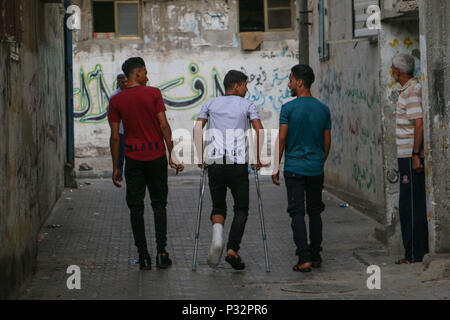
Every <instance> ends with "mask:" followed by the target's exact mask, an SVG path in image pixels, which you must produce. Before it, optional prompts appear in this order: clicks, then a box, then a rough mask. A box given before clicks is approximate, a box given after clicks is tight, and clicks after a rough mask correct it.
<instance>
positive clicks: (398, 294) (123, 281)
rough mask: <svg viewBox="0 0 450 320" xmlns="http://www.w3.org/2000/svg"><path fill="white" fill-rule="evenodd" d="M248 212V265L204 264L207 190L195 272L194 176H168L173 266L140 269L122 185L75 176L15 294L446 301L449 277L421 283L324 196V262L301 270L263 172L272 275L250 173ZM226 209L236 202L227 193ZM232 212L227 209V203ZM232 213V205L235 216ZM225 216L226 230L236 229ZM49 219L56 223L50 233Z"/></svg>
mask: <svg viewBox="0 0 450 320" xmlns="http://www.w3.org/2000/svg"><path fill="white" fill-rule="evenodd" d="M250 178H251V179H250V181H251V182H252V184H251V194H250V202H251V209H250V215H249V219H248V223H247V227H246V232H245V235H244V238H243V241H242V246H241V251H240V254H241V256H242V257H243V259H244V261H245V263H246V265H247V268H246V269H245V270H244V271H235V270H233V269H231V267H230V266H229V265H228V264H227V263H226V262H224V261H223V258H222V262H221V264H220V265H219V267H217V268H216V269H211V268H209V267H208V265H207V264H206V259H207V253H208V249H209V242H210V238H211V232H210V231H211V228H210V222H209V214H210V210H211V202H210V195H209V191H208V190H207V192H206V194H205V202H204V207H203V208H204V210H203V215H202V223H201V233H200V245H199V253H198V267H197V271H196V272H192V271H191V267H192V254H193V244H194V237H193V234H194V229H195V220H196V215H197V212H196V210H197V201H198V189H199V177H198V176H182V177H170V178H169V201H168V202H169V203H168V207H167V208H168V248H167V249H168V252H169V253H170V255H171V258H172V260H173V266H172V267H171V268H170V269H167V270H156V268H154V269H153V270H152V271H140V270H139V267H138V265H137V264H136V263H135V260H136V259H137V253H136V249H135V247H134V242H133V237H132V233H131V227H130V222H129V214H128V210H127V207H126V203H125V189H124V188H122V189H117V188H115V187H114V186H113V185H112V182H111V181H110V180H109V179H84V180H79V181H78V184H79V185H80V187H79V188H78V189H75V190H70V189H66V190H65V191H64V194H63V196H62V197H61V199H60V200H59V201H58V203H57V204H56V206H55V208H54V210H53V212H52V214H51V216H50V217H49V219H48V221H47V222H46V224H45V225H44V227H43V228H42V230H41V234H40V236H41V238H40V240H39V241H40V242H39V255H38V261H37V273H36V274H35V275H34V277H33V278H32V280H31V281H29V282H28V283H27V284H26V285H25V286H24V287H23V290H22V293H21V294H20V296H19V297H18V298H19V299H164V300H169V299H170V300H172V299H192V300H193V299H220V300H222V299H224V300H228V299H250V300H261V299H448V297H449V290H448V288H449V284H450V281H448V280H447V281H444V280H443V281H432V282H423V281H422V280H421V279H420V277H419V275H420V273H421V271H422V266H421V264H415V265H408V266H395V265H393V261H394V260H395V258H397V257H389V256H387V254H386V250H385V248H384V247H383V246H382V245H381V244H380V243H378V242H376V241H375V240H373V239H372V237H371V234H372V233H373V230H374V228H375V226H376V223H375V222H373V221H372V220H370V219H369V218H367V217H365V216H364V215H362V214H360V213H358V212H356V211H354V210H353V209H352V208H351V207H350V208H339V206H338V204H339V202H338V199H335V198H334V197H333V196H332V195H330V194H328V193H327V192H324V202H325V204H326V210H325V212H324V213H323V220H324V243H323V247H324V252H323V258H324V263H323V267H322V268H321V269H315V270H314V271H313V272H312V273H308V274H302V273H296V272H293V271H292V270H291V268H292V266H293V265H294V264H295V263H296V256H294V251H295V247H294V243H293V240H292V232H291V229H290V219H289V217H288V215H287V213H286V190H285V187H284V185H283V184H282V186H281V187H276V186H274V185H273V184H272V183H271V181H270V180H269V178H267V177H264V178H261V184H262V185H261V188H262V194H263V202H264V210H265V211H264V216H265V222H266V229H267V235H268V240H267V241H268V250H269V259H270V264H271V272H270V273H266V272H265V268H264V253H263V246H262V240H261V231H260V221H259V213H258V206H257V196H256V191H255V187H254V184H253V175H251V176H250ZM228 208H232V199H231V195H230V193H228ZM229 210H230V209H229ZM231 215H232V213H231V212H230V211H229V216H231ZM145 221H146V228H147V240H148V245H149V250H150V253H151V255H152V258H153V261H154V256H155V254H156V248H155V242H154V224H153V213H152V211H151V207H150V203H149V199H148V195H147V197H146V213H145ZM230 221H231V219H228V220H227V222H226V225H225V235H227V232H228V230H229V227H230V225H231V222H230ZM50 224H60V225H61V227H60V228H54V229H49V228H47V227H46V226H47V225H50ZM370 264H377V265H379V266H380V267H381V270H382V277H381V279H382V284H381V285H382V288H381V290H368V289H367V287H366V279H367V277H368V276H369V275H367V274H366V268H367V266H368V265H370ZM69 265H78V266H79V267H80V268H81V290H68V289H67V287H66V280H67V278H68V277H69V274H67V273H66V269H67V267H68V266H69Z"/></svg>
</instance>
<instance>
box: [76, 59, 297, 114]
mask: <svg viewBox="0 0 450 320" xmlns="http://www.w3.org/2000/svg"><path fill="white" fill-rule="evenodd" d="M240 70H241V71H242V72H244V73H245V74H246V75H247V76H248V88H249V91H248V93H247V96H246V98H247V99H249V100H250V101H252V102H253V103H254V104H255V105H256V106H257V107H259V108H263V107H269V108H272V109H273V110H275V111H279V110H280V109H281V106H282V105H283V104H284V103H286V102H287V101H288V100H289V99H290V98H291V94H290V90H289V88H288V85H287V84H288V81H289V75H288V74H287V73H286V74H285V73H284V72H281V71H280V69H279V68H273V69H271V70H270V71H269V70H266V69H264V68H263V67H258V69H257V70H256V71H255V72H247V70H246V68H244V67H241V68H240ZM115 84H116V82H115V81H113V82H112V85H111V87H109V86H108V84H107V81H106V80H105V75H104V71H103V67H102V65H101V64H97V65H95V67H94V69H93V70H92V71H90V72H88V73H86V72H85V70H84V68H83V67H80V70H79V87H77V88H74V91H73V95H74V103H75V107H74V116H75V120H76V121H77V122H80V123H98V122H103V121H106V118H107V107H108V103H109V99H110V97H111V92H112V91H113V90H112V89H113V88H115ZM186 86H187V89H188V91H190V92H191V94H187V95H186V94H184V95H183V94H180V92H181V90H179V89H183V91H184V92H186ZM156 87H157V88H159V89H160V90H161V93H162V96H163V99H164V103H165V105H166V107H167V109H169V110H175V111H177V110H188V109H193V108H197V107H200V106H201V105H202V104H203V103H204V102H205V101H206V100H207V99H208V98H212V97H219V96H223V95H225V89H224V87H223V81H222V77H221V75H220V73H219V71H218V70H217V68H216V67H212V69H211V71H210V72H209V74H208V75H207V76H204V75H202V74H201V72H200V68H199V65H198V64H197V63H195V62H192V63H190V64H189V66H188V76H187V77H186V76H180V77H177V78H174V79H171V80H169V81H166V82H163V83H161V84H159V85H157V86H156ZM77 102H78V103H77ZM196 116H197V115H194V117H193V118H192V119H194V120H195V118H196Z"/></svg>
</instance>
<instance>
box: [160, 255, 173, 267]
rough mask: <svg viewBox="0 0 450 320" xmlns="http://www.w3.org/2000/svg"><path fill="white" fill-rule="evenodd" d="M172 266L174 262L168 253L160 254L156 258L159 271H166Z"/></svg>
mask: <svg viewBox="0 0 450 320" xmlns="http://www.w3.org/2000/svg"><path fill="white" fill-rule="evenodd" d="M171 265H172V260H170V258H169V254H168V253H167V252H163V253H158V255H157V256H156V267H157V268H159V269H166V268H168V267H170V266H171Z"/></svg>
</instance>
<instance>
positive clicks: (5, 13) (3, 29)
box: [0, 0, 22, 43]
mask: <svg viewBox="0 0 450 320" xmlns="http://www.w3.org/2000/svg"><path fill="white" fill-rule="evenodd" d="M2 41H7V42H17V43H20V42H21V41H22V1H21V0H0V42H2Z"/></svg>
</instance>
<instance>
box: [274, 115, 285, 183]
mask: <svg viewBox="0 0 450 320" xmlns="http://www.w3.org/2000/svg"><path fill="white" fill-rule="evenodd" d="M288 127H289V125H287V124H280V132H279V133H278V139H277V142H276V144H275V150H276V149H277V146H278V159H275V164H274V165H275V168H274V174H273V175H272V181H273V183H274V184H276V185H278V186H279V185H280V163H281V158H283V153H284V148H285V147H286V138H287V134H288Z"/></svg>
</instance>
